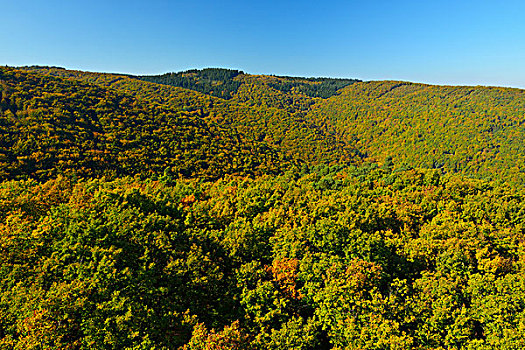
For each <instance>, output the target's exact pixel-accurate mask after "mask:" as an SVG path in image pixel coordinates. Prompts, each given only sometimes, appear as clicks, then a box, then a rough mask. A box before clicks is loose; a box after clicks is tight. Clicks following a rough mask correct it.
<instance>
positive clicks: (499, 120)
mask: <svg viewBox="0 0 525 350" xmlns="http://www.w3.org/2000/svg"><path fill="white" fill-rule="evenodd" d="M308 117H309V118H311V119H312V120H314V121H315V122H316V123H322V122H326V123H330V124H331V125H333V126H334V127H335V129H336V130H337V132H338V133H340V134H342V135H344V139H345V140H347V142H350V140H352V142H353V145H354V146H355V147H356V148H357V149H359V150H360V151H361V152H362V153H366V156H367V157H368V158H371V159H374V160H376V161H379V162H385V161H386V159H387V158H389V157H392V158H394V159H395V162H396V163H397V164H398V165H401V164H403V163H405V164H408V165H409V166H413V167H422V168H433V169H441V170H442V171H443V172H453V173H460V174H463V175H466V176H473V177H478V178H486V179H499V180H504V181H510V182H514V183H519V184H525V91H524V90H518V89H510V88H491V87H479V86H478V87H461V86H432V85H423V84H412V83H405V82H390V81H387V82H367V83H357V84H353V85H350V86H348V87H346V88H344V89H342V90H341V93H340V94H339V95H336V96H333V97H331V98H329V99H327V100H323V101H322V102H321V103H318V104H316V105H315V107H314V108H312V111H311V113H310V114H309V115H308Z"/></svg>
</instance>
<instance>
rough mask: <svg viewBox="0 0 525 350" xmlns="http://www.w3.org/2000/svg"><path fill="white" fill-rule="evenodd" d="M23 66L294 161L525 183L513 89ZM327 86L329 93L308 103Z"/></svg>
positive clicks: (519, 100) (519, 112)
mask: <svg viewBox="0 0 525 350" xmlns="http://www.w3.org/2000/svg"><path fill="white" fill-rule="evenodd" d="M25 69H26V70H27V69H29V70H31V71H33V72H35V73H37V74H42V75H46V76H55V77H57V78H66V79H68V81H69V83H70V84H75V83H74V82H73V81H78V82H82V83H88V84H94V85H95V86H98V87H100V88H103V89H110V90H111V91H116V92H118V94H122V95H126V96H128V97H129V98H132V99H136V100H137V103H138V102H140V103H142V104H144V106H148V108H153V107H152V106H156V107H155V108H157V109H159V108H160V109H166V108H167V109H168V110H170V111H171V112H177V113H181V114H187V113H190V114H192V115H193V116H198V119H199V120H201V121H202V122H204V123H206V124H207V125H214V126H216V127H220V128H226V129H227V130H229V132H231V133H233V134H238V135H239V140H241V141H240V142H241V143H244V142H245V141H249V142H254V144H259V143H260V144H261V145H264V147H269V149H272V150H274V151H275V152H276V153H275V154H276V155H277V157H284V158H283V159H289V160H290V162H291V163H294V164H305V165H308V166H316V165H319V164H327V165H334V164H342V165H348V164H358V163H359V162H360V161H363V160H364V161H368V162H377V163H379V164H386V165H391V166H393V167H394V168H407V167H417V168H432V169H439V170H440V171H441V172H443V173H460V174H464V175H466V176H471V177H477V178H485V179H492V180H503V181H508V182H512V183H519V184H523V183H525V98H524V97H525V92H524V91H523V90H519V89H511V88H491V87H481V86H478V87H461V86H434V85H424V84H414V83H408V82H396V81H377V82H359V81H356V80H338V79H319V78H290V77H278V76H260V75H249V74H245V73H243V72H242V71H234V70H227V69H215V68H210V69H204V70H190V71H186V72H180V73H170V74H166V75H162V76H156V77H155V76H150V77H148V78H147V79H150V80H152V81H158V82H160V81H164V83H162V84H158V83H152V82H146V81H144V80H141V79H146V78H145V77H141V78H140V79H138V78H139V77H130V76H126V75H114V74H100V73H87V72H78V71H69V70H65V69H60V68H47V67H29V68H25ZM159 77H164V78H162V79H160V78H159ZM163 79H164V80H163ZM177 82H178V83H177ZM171 83H173V84H175V85H177V84H178V85H185V86H186V87H184V88H181V87H178V86H172V85H170V84H171ZM166 84H168V85H166ZM212 87H215V89H212ZM218 87H220V88H222V89H223V90H220V89H219V90H217V88H218ZM40 88H41V87H38V88H37V89H33V90H34V91H39V90H38V89H40ZM326 89H328V90H330V91H331V92H330V93H327V95H331V96H330V97H327V98H322V97H312V96H313V95H316V94H317V95H319V94H321V92H322V91H328V90H326ZM218 91H222V92H221V93H218ZM334 91H335V93H334ZM217 94H219V95H220V96H222V97H219V98H217V97H216V96H214V95H217ZM322 95H323V96H326V95H325V94H324V93H323V94H322ZM26 98H27V99H30V98H31V96H29V95H27V96H26ZM148 113H150V112H147V113H146V114H144V113H143V115H145V116H147V115H148ZM291 160H293V161H291ZM286 163H287V164H288V163H289V162H288V161H286ZM291 163H290V164H291ZM390 163H392V164H390ZM287 167H288V166H283V165H280V164H276V166H275V169H277V168H279V169H281V170H285V169H287Z"/></svg>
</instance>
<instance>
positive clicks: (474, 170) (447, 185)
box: [0, 67, 525, 350]
mask: <svg viewBox="0 0 525 350" xmlns="http://www.w3.org/2000/svg"><path fill="white" fill-rule="evenodd" d="M146 80H150V81H146ZM524 93H525V91H523V90H517V89H504V88H487V87H451V86H431V85H423V84H412V83H405V82H390V81H383V82H359V81H354V80H337V79H320V78H294V77H278V76H259V75H250V74H246V73H243V72H241V71H229V70H220V69H208V70H202V71H199V70H193V71H187V72H181V73H173V74H167V75H163V76H150V77H134V76H129V75H119V74H107V73H90V72H80V71H71V70H65V69H61V68H57V67H23V68H19V69H17V68H9V67H0V135H1V136H2V137H1V138H0V348H1V349H13V350H22V349H23V350H26V349H35V350H36V349H75V350H76V349H130V350H131V349H181V350H222V349H232V350H284V349H297V350H314V349H315V350H317V349H321V350H328V349H333V350H340V349H370V350H372V349H373V350H385V349H386V350H394V349H395V350H399V349H414V350H431V349H436V350H442V349H468V350H473V349H483V350H488V349H521V348H524V347H525V340H524V337H523V333H524V330H525V297H524V296H525V188H524V187H523V184H525V175H524V172H525V169H524V167H525V165H524V160H525V159H523V157H525V152H524V149H523V148H524V147H525V146H524V142H523V141H524V140H523V136H524V117H525V99H524V97H525V96H524Z"/></svg>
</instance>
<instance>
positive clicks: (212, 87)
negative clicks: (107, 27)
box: [130, 68, 360, 99]
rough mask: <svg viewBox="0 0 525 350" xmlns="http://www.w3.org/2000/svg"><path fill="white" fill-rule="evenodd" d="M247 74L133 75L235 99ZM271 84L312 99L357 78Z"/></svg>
mask: <svg viewBox="0 0 525 350" xmlns="http://www.w3.org/2000/svg"><path fill="white" fill-rule="evenodd" d="M245 76H246V74H245V73H244V72H243V71H239V70H230V69H221V68H206V69H202V70H198V69H192V70H188V71H184V72H178V73H166V74H162V75H142V76H130V77H133V78H137V79H141V80H145V81H150V82H153V83H159V84H166V85H172V86H178V87H183V88H187V89H191V90H196V91H200V92H203V93H206V94H210V95H213V96H217V97H222V98H226V99H229V98H232V97H233V96H234V95H235V93H236V92H237V90H238V89H239V87H240V86H241V85H242V83H243V77H245ZM272 78H273V81H272V82H271V83H270V84H269V85H270V86H271V87H272V88H274V89H277V90H279V91H282V92H291V91H296V92H299V93H302V94H305V95H307V96H310V97H323V98H326V97H330V96H333V95H335V94H336V93H337V91H338V90H339V89H341V88H343V87H345V86H348V85H350V84H353V83H355V82H358V81H360V80H358V79H334V78H301V77H279V76H272Z"/></svg>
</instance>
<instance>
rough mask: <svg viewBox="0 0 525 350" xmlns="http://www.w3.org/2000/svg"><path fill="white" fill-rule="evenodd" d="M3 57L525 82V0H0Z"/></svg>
mask: <svg viewBox="0 0 525 350" xmlns="http://www.w3.org/2000/svg"><path fill="white" fill-rule="evenodd" d="M0 9H1V11H0V65H9V66H21V65H52V66H61V67H65V68H68V69H78V70H88V71H99V72H118V73H131V74H159V73H165V72H174V71H181V70H187V69H192V68H205V67H224V68H233V69H240V70H243V71H245V72H247V73H252V74H276V75H290V76H308V77H312V76H315V77H319V76H322V77H340V78H358V79H362V80H404V81H414V82H423V83H430V84H447V85H493V86H512V87H519V88H525V20H524V19H525V1H506V0H500V1H495V0H494V1H483V0H478V1H462V0H455V1H448V0H442V1H426V0H418V1H415V0H413V1H409V0H406V1H396V0H390V1H379V0H378V1H375V0H361V1H353V0H347V1H339V0H337V1H327V0H324V1H323V0H317V1H309V0H303V1H288V0H266V1H263V0H261V1H249V0H245V1H233V0H221V1H218V0H217V1H212V0H206V1H199V0H187V1H178V0H173V1H166V0H148V1H135V0H126V1H111V0H90V1H87V0H84V1H77V0H67V1H66V0H64V1H59V0H46V1H40V0H34V1H28V0H0Z"/></svg>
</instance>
